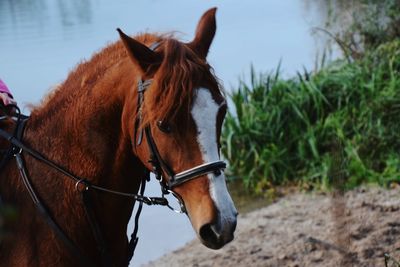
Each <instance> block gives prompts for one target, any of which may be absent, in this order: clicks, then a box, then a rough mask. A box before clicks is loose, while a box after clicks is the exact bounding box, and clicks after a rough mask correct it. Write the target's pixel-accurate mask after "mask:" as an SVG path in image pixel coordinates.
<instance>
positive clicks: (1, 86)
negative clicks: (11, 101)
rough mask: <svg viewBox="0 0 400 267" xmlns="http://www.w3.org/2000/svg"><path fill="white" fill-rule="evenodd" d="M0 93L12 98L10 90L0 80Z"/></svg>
mask: <svg viewBox="0 0 400 267" xmlns="http://www.w3.org/2000/svg"><path fill="white" fill-rule="evenodd" d="M0 92H1V93H7V94H9V95H10V96H11V97H12V94H11V92H10V90H9V89H8V87H7V85H6V84H5V83H4V82H3V81H2V80H1V79H0Z"/></svg>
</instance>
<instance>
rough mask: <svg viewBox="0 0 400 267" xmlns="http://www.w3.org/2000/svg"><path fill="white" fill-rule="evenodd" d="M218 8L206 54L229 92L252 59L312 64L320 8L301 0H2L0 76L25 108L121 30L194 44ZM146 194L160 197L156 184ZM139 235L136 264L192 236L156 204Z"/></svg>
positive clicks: (269, 64)
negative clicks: (205, 17) (207, 14)
mask: <svg viewBox="0 0 400 267" xmlns="http://www.w3.org/2000/svg"><path fill="white" fill-rule="evenodd" d="M306 2H309V1H306ZM213 6H217V7H218V8H219V9H218V12H217V25H218V29H217V35H216V38H215V40H214V43H213V45H212V47H211V51H210V53H209V57H208V58H209V61H210V62H211V65H212V66H214V68H215V71H216V74H217V75H218V76H219V78H220V79H221V80H222V81H223V82H224V85H225V88H226V89H227V90H230V89H231V88H232V87H234V86H235V85H237V83H238V79H239V77H243V76H244V75H247V74H249V70H250V65H251V64H253V66H254V67H255V69H256V70H259V71H269V70H272V69H274V68H275V67H276V66H277V65H278V63H279V61H282V70H283V72H284V73H285V75H293V74H295V73H296V71H297V70H301V69H303V66H305V67H306V68H308V69H311V68H312V67H313V63H314V57H315V47H314V43H315V42H314V39H313V37H312V36H311V34H310V27H311V26H312V25H313V23H314V22H313V20H314V17H313V16H314V15H315V14H314V13H315V12H312V13H309V12H306V11H305V9H304V6H303V2H302V1H299V0H285V1H282V0H269V1H259V0H248V1H242V0H219V1H216V0H211V1H200V0H194V1H184V0H169V1H166V0H136V1H133V0H118V1H106V0H35V1H31V0H0V77H1V78H2V79H3V80H4V81H5V82H6V83H7V84H8V85H9V87H10V88H11V90H12V92H13V94H14V97H15V98H16V99H17V101H18V102H19V104H20V106H22V107H26V106H27V104H30V103H34V104H35V103H39V101H40V99H41V98H42V97H43V96H44V95H45V94H46V93H47V92H48V91H49V90H50V88H51V87H52V86H54V85H56V84H57V83H60V82H62V81H63V80H64V79H65V78H66V76H67V74H68V72H69V71H70V70H71V69H73V68H74V66H75V65H76V64H77V63H78V62H80V61H81V60H82V59H85V58H86V59H87V58H90V56H91V54H92V53H93V52H95V51H98V50H99V49H101V48H102V47H104V46H105V45H106V44H107V43H110V42H113V41H115V40H117V38H118V34H117V32H116V31H115V29H116V28H117V27H120V28H122V29H123V30H124V31H125V32H127V33H129V34H134V33H137V32H143V31H172V30H173V31H177V32H178V33H179V36H180V37H181V38H182V39H184V40H186V41H189V40H191V39H192V38H193V33H194V30H195V26H196V24H197V21H198V19H199V18H200V16H201V15H202V13H203V12H204V11H205V10H207V9H208V8H210V7H213ZM312 14H314V15H312ZM23 110H24V111H25V112H26V113H28V112H29V109H28V108H24V109H23ZM147 192H148V194H149V195H155V194H158V192H159V189H158V185H157V184H151V185H150V186H149V188H148V190H147ZM139 233H140V242H139V245H138V248H137V251H136V256H135V264H134V265H135V266H139V265H140V264H142V263H145V262H146V261H148V260H151V259H155V258H157V257H159V256H161V255H162V254H163V253H165V252H168V251H171V250H173V249H176V248H177V247H179V246H181V245H183V244H184V243H186V242H187V241H189V240H191V239H192V238H194V233H193V230H192V229H191V226H190V223H189V221H188V219H187V218H186V217H185V216H183V215H177V214H175V213H173V212H170V211H169V210H166V209H165V208H158V207H145V209H144V211H143V215H142V218H141V227H140V231H139Z"/></svg>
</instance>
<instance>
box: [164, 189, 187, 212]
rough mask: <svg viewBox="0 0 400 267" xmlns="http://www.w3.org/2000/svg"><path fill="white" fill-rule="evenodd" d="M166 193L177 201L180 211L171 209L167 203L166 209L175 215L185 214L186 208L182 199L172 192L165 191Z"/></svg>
mask: <svg viewBox="0 0 400 267" xmlns="http://www.w3.org/2000/svg"><path fill="white" fill-rule="evenodd" d="M167 192H168V193H170V194H171V195H173V196H174V197H175V198H176V200H178V203H179V207H180V208H181V209H180V210H177V209H175V208H174V207H172V206H171V205H170V204H169V203H168V204H167V207H168V208H169V209H170V210H172V211H174V212H176V213H186V207H185V204H184V202H183V199H182V198H181V196H180V195H178V194H176V193H175V192H174V191H172V190H170V189H167Z"/></svg>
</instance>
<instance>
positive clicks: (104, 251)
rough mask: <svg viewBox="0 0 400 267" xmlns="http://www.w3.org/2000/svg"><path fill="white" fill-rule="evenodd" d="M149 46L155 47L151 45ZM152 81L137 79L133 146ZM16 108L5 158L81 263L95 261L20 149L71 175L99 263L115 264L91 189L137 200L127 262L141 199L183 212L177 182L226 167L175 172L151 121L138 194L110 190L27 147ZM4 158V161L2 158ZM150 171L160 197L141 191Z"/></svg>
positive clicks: (140, 135)
mask: <svg viewBox="0 0 400 267" xmlns="http://www.w3.org/2000/svg"><path fill="white" fill-rule="evenodd" d="M150 48H151V49H155V48H152V47H150ZM150 84H151V80H147V81H145V82H142V80H141V79H139V82H138V86H137V87H138V105H137V111H138V113H137V116H136V121H135V127H134V128H135V129H134V138H135V140H134V141H133V146H134V147H137V146H139V145H140V144H141V142H142V139H143V130H139V128H138V126H139V125H140V122H141V121H140V120H141V117H142V114H141V110H142V104H143V99H144V93H145V91H146V89H147V88H148V86H149V85H150ZM14 108H15V109H16V116H12V117H11V116H6V117H7V118H12V119H13V120H15V121H16V127H15V129H14V131H13V133H9V132H7V131H4V130H3V129H0V136H1V137H3V138H5V139H6V140H8V141H9V142H10V144H11V146H10V149H9V150H8V152H7V155H6V157H7V159H10V158H11V157H12V156H14V157H15V159H16V163H17V167H18V170H19V172H20V176H21V179H22V182H23V184H24V185H25V187H26V189H27V191H28V193H29V195H30V197H31V199H32V201H33V203H34V204H35V207H36V208H37V210H38V211H39V214H41V216H42V217H43V218H44V220H45V222H46V223H47V224H48V225H49V226H50V228H51V229H52V230H53V232H54V233H55V234H56V236H57V237H58V238H59V239H60V240H62V241H63V243H64V244H65V246H66V247H67V248H68V250H70V252H71V254H72V255H75V256H76V257H77V258H78V259H79V261H80V263H81V264H82V266H93V267H94V266H96V264H94V263H93V261H92V260H91V259H90V258H88V257H87V255H85V254H84V253H83V252H82V251H81V250H80V249H79V247H78V246H77V245H76V244H75V243H74V242H73V240H71V239H70V238H69V237H68V236H67V235H66V234H65V233H64V231H63V230H62V228H61V227H60V226H59V225H58V224H57V223H56V221H55V220H54V218H53V217H52V215H51V213H50V211H49V210H48V209H47V208H46V205H44V203H43V202H42V200H41V198H40V197H39V196H38V195H37V193H36V191H35V189H34V187H33V186H32V183H31V181H30V179H29V175H28V171H27V168H26V165H25V161H24V158H23V155H22V153H23V152H26V153H27V154H29V155H30V156H32V157H33V158H35V159H36V160H38V161H40V162H42V163H44V164H46V165H48V166H49V167H51V168H53V169H55V170H57V171H58V172H60V173H62V174H63V175H65V176H66V177H68V178H70V179H71V180H72V181H73V182H74V183H75V189H76V191H77V192H79V193H80V194H81V197H82V203H83V207H84V211H85V214H86V218H87V221H88V223H89V225H90V227H91V230H92V233H93V236H94V239H95V241H96V243H97V247H98V250H99V252H100V254H101V257H102V263H103V265H104V266H107V267H109V266H114V265H113V262H112V259H111V257H110V255H109V253H108V248H107V244H106V243H105V239H104V237H103V234H102V232H101V229H100V227H99V225H98V222H97V220H96V216H95V213H94V210H93V208H92V206H93V205H92V199H91V193H90V192H91V191H92V189H93V190H96V191H100V192H105V193H109V194H114V195H118V196H123V197H129V198H133V199H134V200H136V201H138V202H139V207H138V209H137V212H136V215H135V227H134V230H133V233H132V235H131V239H130V241H129V245H128V252H127V255H128V256H127V260H126V262H127V264H129V262H130V261H131V259H132V257H133V255H134V251H135V248H136V245H137V242H138V237H137V232H138V222H139V216H140V213H141V210H142V206H143V203H144V204H147V205H161V206H167V207H168V208H170V209H171V210H174V211H175V212H178V213H186V214H187V210H186V208H185V204H184V201H183V199H182V198H181V197H180V196H179V195H178V194H177V193H175V192H174V191H173V189H174V188H175V187H177V186H180V185H182V184H184V183H186V182H188V181H191V180H193V179H196V178H199V177H201V176H203V175H207V174H209V173H215V175H217V176H218V175H219V174H220V173H221V170H223V169H225V167H226V163H225V162H224V161H221V160H219V161H213V162H208V163H204V164H201V165H198V166H195V167H193V168H190V169H188V170H185V171H182V172H179V173H175V172H174V171H173V169H172V168H171V167H170V166H169V165H167V164H166V163H165V161H164V160H163V159H162V157H161V155H160V153H159V150H158V148H157V145H156V142H155V140H154V138H153V136H152V133H151V128H150V125H147V126H145V127H144V132H145V136H146V141H147V144H148V147H149V152H150V155H149V157H150V158H149V160H148V162H149V163H150V164H151V166H152V169H151V170H147V169H146V171H145V176H144V178H143V179H142V182H141V185H140V193H139V194H132V193H125V192H120V191H115V190H111V189H108V188H104V187H101V186H98V185H95V184H92V183H91V182H89V181H88V180H87V179H86V178H83V177H79V176H77V175H75V174H73V173H72V172H70V171H68V170H67V169H65V168H64V167H63V166H61V165H59V164H57V163H55V162H53V161H51V160H49V159H47V158H46V157H45V156H43V155H42V154H41V153H39V152H38V151H36V150H34V149H32V148H30V147H29V146H27V145H26V144H24V143H23V141H22V138H23V133H24V127H25V124H26V122H27V120H28V118H29V117H27V116H24V115H22V114H21V112H20V110H19V108H18V107H17V106H15V107H14ZM3 162H4V161H3ZM150 172H153V173H154V175H155V177H156V179H157V180H158V181H159V183H160V185H161V191H162V195H161V197H146V196H144V191H145V185H146V182H147V181H149V179H150ZM166 194H172V195H173V196H174V197H175V198H176V199H177V200H178V202H179V205H180V210H177V209H174V208H173V207H172V206H171V205H170V204H169V202H168V200H167V199H166V198H165V195H166Z"/></svg>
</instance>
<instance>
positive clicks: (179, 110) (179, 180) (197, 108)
mask: <svg viewBox="0 0 400 267" xmlns="http://www.w3.org/2000/svg"><path fill="white" fill-rule="evenodd" d="M215 13H216V9H215V8H214V9H210V10H209V11H207V12H206V13H205V14H204V15H203V16H202V18H201V19H200V21H199V23H198V26H197V29H196V34H195V38H194V39H193V41H191V42H189V43H182V42H179V41H177V40H176V39H174V38H172V37H163V38H161V39H160V40H158V41H157V42H155V43H154V44H153V45H152V46H153V47H150V48H149V47H148V46H146V45H145V44H143V43H141V42H139V41H138V40H135V39H134V38H131V37H129V36H127V35H125V34H124V33H123V32H122V31H121V30H118V31H119V33H120V37H121V39H122V42H123V44H124V46H125V48H126V51H127V53H128V54H129V56H130V58H131V59H132V62H133V65H134V66H135V68H136V69H138V70H139V71H140V73H141V75H140V80H143V81H149V82H148V83H147V85H148V87H147V89H145V90H144V89H143V90H141V88H138V90H139V91H140V92H143V95H142V96H140V95H139V96H138V97H139V99H140V98H141V100H139V101H138V102H139V104H138V105H139V106H138V107H137V112H133V113H134V114H133V115H132V116H135V118H133V117H132V119H131V121H136V122H138V123H137V125H135V126H134V128H135V130H134V131H130V138H131V140H132V144H133V153H134V154H135V155H136V156H137V157H138V158H139V159H140V160H141V161H142V163H143V164H144V165H145V166H146V167H147V168H148V169H149V170H152V169H154V168H155V167H157V165H159V166H158V167H159V172H160V176H161V175H162V177H163V178H162V181H161V182H162V184H164V185H165V187H167V188H168V189H170V190H172V191H173V192H174V194H175V195H176V196H178V197H179V198H180V199H181V201H182V202H183V203H184V206H185V209H186V211H187V215H188V217H189V218H190V221H191V223H192V226H193V228H194V230H195V232H196V233H197V235H198V237H199V239H200V240H201V242H202V243H203V244H204V245H205V246H207V247H209V248H212V249H219V248H221V247H222V246H224V245H225V244H226V243H228V242H230V241H231V240H232V239H233V233H234V230H235V228H236V217H237V211H236V208H235V206H234V204H233V202H232V199H231V197H230V195H229V193H228V190H227V186H226V182H225V175H224V173H223V171H222V169H223V167H224V164H223V163H222V161H221V160H220V152H219V147H220V145H219V138H220V134H221V127H222V122H223V119H224V117H225V113H226V109H227V105H226V101H225V98H224V96H223V94H222V92H221V90H220V86H219V84H218V81H217V79H216V77H215V76H214V74H213V70H212V68H211V67H210V65H209V64H208V63H207V60H206V56H207V54H208V51H209V48H210V45H211V43H212V40H213V38H214V35H215V31H216V23H215ZM140 83H141V82H139V85H138V87H140V86H141V85H140ZM139 94H141V93H139ZM138 117H140V118H139V119H138ZM129 127H132V126H131V125H130V126H129ZM143 132H145V134H144V133H143ZM143 135H145V136H144V137H143ZM142 138H143V141H141V140H139V139H142ZM145 143H147V145H146V144H145ZM154 154H157V155H154ZM149 159H151V160H150V161H153V162H149ZM154 161H158V162H157V164H156V166H155V164H154Z"/></svg>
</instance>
